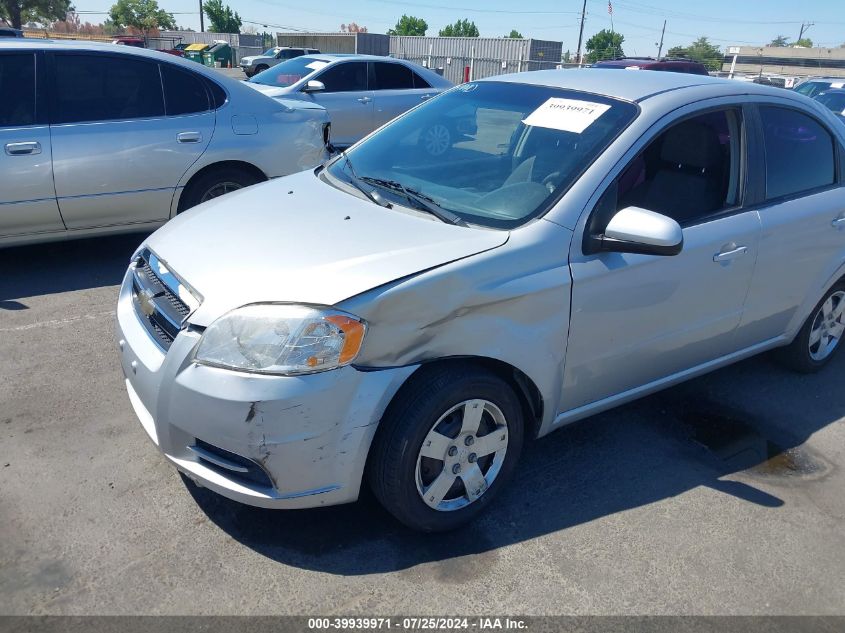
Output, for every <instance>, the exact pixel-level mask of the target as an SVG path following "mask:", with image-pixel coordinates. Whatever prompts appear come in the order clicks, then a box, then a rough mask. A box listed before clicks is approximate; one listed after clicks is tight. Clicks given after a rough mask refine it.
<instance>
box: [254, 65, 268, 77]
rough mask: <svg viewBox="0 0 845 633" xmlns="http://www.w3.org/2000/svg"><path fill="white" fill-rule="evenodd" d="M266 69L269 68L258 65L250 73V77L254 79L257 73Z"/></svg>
mask: <svg viewBox="0 0 845 633" xmlns="http://www.w3.org/2000/svg"><path fill="white" fill-rule="evenodd" d="M268 68H270V67H269V66H266V65H265V64H260V65H258V66H256V67H255V71H254V72H253V73H252V76H253V77H255V76H256V75H257V74H258V73H263V72H264V71H265V70H267V69H268Z"/></svg>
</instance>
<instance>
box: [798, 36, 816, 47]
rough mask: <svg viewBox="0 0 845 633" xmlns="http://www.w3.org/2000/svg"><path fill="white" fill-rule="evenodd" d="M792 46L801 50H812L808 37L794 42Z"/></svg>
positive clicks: (811, 43) (811, 42)
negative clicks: (799, 47)
mask: <svg viewBox="0 0 845 633" xmlns="http://www.w3.org/2000/svg"><path fill="white" fill-rule="evenodd" d="M793 46H801V47H802V48H813V40H811V39H810V38H809V37H802V38H801V39H800V40H798V41H797V42H795V44H793Z"/></svg>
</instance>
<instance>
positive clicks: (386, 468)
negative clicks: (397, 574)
mask: <svg viewBox="0 0 845 633" xmlns="http://www.w3.org/2000/svg"><path fill="white" fill-rule="evenodd" d="M522 442H523V416H522V407H521V406H520V402H519V399H518V398H517V396H516V394H515V393H514V391H513V389H512V388H511V387H510V385H508V384H507V382H505V381H504V380H502V379H501V378H500V377H498V376H497V375H495V374H493V373H492V372H489V371H487V370H485V369H482V368H478V367H475V366H473V365H460V366H457V365H449V366H433V367H431V369H429V368H427V367H423V368H421V369H420V370H418V372H417V373H416V374H414V376H412V378H411V381H410V382H409V383H408V384H407V385H406V386H405V387H403V388H402V390H401V391H400V392H399V394H397V396H396V398H394V400H393V402H392V403H391V404H390V406H389V407H388V409H387V412H386V413H385V416H384V418H383V419H382V421H381V424H380V427H379V430H378V433H377V436H376V439H375V441H374V442H373V447H372V451H371V453H370V463H369V472H368V474H369V479H370V484H371V486H372V488H373V491H374V492H375V495H376V497H377V498H378V499H379V501H380V502H381V503H382V505H384V507H385V508H386V509H387V510H388V511H389V512H390V513H391V514H393V515H394V516H395V517H396V518H397V519H399V520H400V521H401V522H402V523H404V524H405V525H407V526H409V527H411V528H413V529H416V530H421V531H424V532H442V531H446V530H452V529H455V528H458V527H460V526H462V525H464V524H465V523H467V522H468V521H470V520H472V519H473V518H474V517H475V516H477V515H478V514H480V513H481V512H483V511H484V510H485V509H486V507H487V506H488V505H489V504H490V502H491V501H492V500H493V499H494V498H495V496H496V495H497V494H498V492H499V490H500V489H501V488H502V487H503V486H504V485H505V484H506V483H507V481H508V480H509V479H510V478H511V476H512V475H513V472H514V469H515V467H516V464H517V461H518V460H519V454H520V452H521V450H522Z"/></svg>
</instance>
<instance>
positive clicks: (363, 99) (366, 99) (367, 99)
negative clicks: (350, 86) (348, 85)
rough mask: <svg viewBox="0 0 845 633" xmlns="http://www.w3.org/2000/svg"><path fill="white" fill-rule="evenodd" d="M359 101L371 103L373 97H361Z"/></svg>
mask: <svg viewBox="0 0 845 633" xmlns="http://www.w3.org/2000/svg"><path fill="white" fill-rule="evenodd" d="M358 101H360V102H361V103H369V102H370V101H372V99H370V98H369V97H361V98H359V99H358Z"/></svg>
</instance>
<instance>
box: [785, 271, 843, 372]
mask: <svg viewBox="0 0 845 633" xmlns="http://www.w3.org/2000/svg"><path fill="white" fill-rule="evenodd" d="M843 334H845V281H840V282H838V283H836V284H835V285H834V286H833V288H831V289H830V290H828V291H827V293H826V294H825V296H824V297H823V298H822V300H821V301H819V303H818V305H816V307H815V308H813V311H812V312H811V313H810V316H809V317H808V318H807V320H806V321H805V322H804V325H803V327H802V328H801V331H800V332H798V336H796V337H795V340H794V341H792V343H791V344H790V345H789V346H788V347H785V348H783V349H782V350H779V360H780V361H781V362H782V363H783V364H784V365H786V366H787V367H789V368H790V369H793V370H794V371H797V372H800V373H802V374H813V373H815V372H817V371H819V370H821V369H822V368H823V367H824V366H825V365H827V364H828V363H829V362H830V361H831V359H832V358H833V357H834V356H835V355H836V353H837V352H838V351H839V348H841V347H842V337H843Z"/></svg>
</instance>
